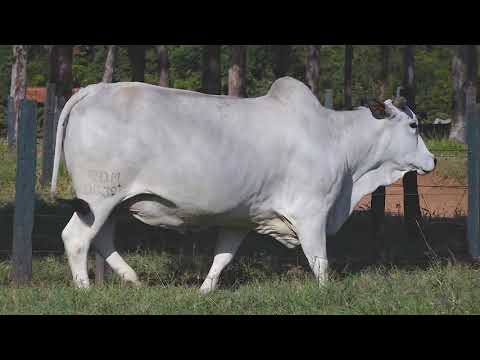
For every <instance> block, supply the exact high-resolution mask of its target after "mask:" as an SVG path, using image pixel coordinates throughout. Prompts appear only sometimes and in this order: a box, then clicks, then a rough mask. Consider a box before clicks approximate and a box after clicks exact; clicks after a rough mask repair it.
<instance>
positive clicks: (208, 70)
mask: <svg viewBox="0 0 480 360" xmlns="http://www.w3.org/2000/svg"><path fill="white" fill-rule="evenodd" d="M220 47H221V46H220V45H203V48H202V92H204V93H205V94H220V92H221V77H220V74H221V73H220Z"/></svg>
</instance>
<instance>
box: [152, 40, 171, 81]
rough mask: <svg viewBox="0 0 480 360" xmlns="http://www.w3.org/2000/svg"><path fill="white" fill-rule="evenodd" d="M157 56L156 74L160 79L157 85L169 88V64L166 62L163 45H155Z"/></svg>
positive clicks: (166, 54)
mask: <svg viewBox="0 0 480 360" xmlns="http://www.w3.org/2000/svg"><path fill="white" fill-rule="evenodd" d="M155 49H156V50H157V56H158V73H159V74H160V79H159V81H158V85H160V86H163V87H169V86H170V73H169V71H170V63H169V61H168V50H167V47H166V46H165V45H155Z"/></svg>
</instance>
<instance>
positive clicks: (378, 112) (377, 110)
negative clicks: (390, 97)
mask: <svg viewBox="0 0 480 360" xmlns="http://www.w3.org/2000/svg"><path fill="white" fill-rule="evenodd" d="M366 106H367V107H368V108H369V109H370V111H371V112H372V115H373V117H374V118H375V119H379V120H381V119H386V118H387V117H388V114H387V109H386V107H385V104H384V103H382V102H381V101H378V100H368V101H367V102H366Z"/></svg>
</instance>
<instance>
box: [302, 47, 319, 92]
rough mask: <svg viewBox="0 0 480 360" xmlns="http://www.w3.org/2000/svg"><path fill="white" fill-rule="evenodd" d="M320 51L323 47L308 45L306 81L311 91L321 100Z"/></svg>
mask: <svg viewBox="0 0 480 360" xmlns="http://www.w3.org/2000/svg"><path fill="white" fill-rule="evenodd" d="M320 49H321V45H307V60H306V66H305V67H306V74H305V77H306V80H307V85H308V86H309V87H310V90H312V92H313V93H314V94H315V96H316V97H317V98H320Z"/></svg>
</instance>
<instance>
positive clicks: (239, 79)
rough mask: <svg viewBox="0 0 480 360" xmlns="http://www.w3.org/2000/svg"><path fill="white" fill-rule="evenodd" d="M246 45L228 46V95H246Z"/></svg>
mask: <svg viewBox="0 0 480 360" xmlns="http://www.w3.org/2000/svg"><path fill="white" fill-rule="evenodd" d="M246 76H247V45H231V46H230V68H229V70H228V95H230V96H236V97H246V96H247V84H246V82H247V77H246Z"/></svg>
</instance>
